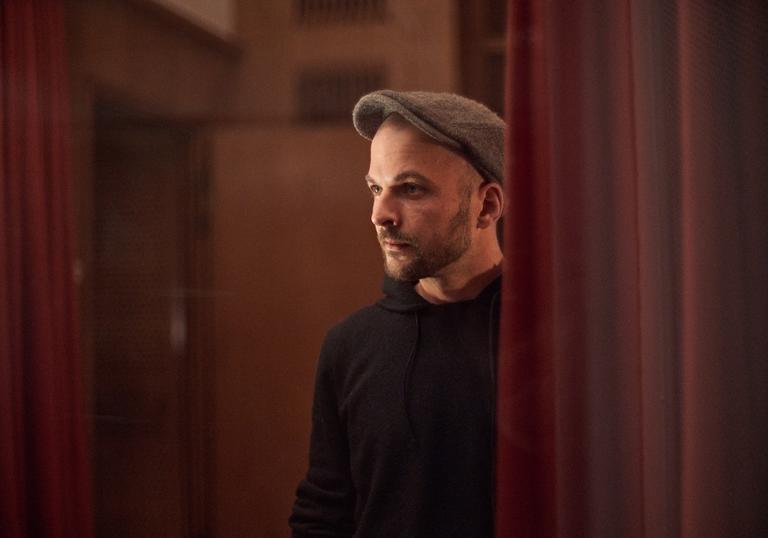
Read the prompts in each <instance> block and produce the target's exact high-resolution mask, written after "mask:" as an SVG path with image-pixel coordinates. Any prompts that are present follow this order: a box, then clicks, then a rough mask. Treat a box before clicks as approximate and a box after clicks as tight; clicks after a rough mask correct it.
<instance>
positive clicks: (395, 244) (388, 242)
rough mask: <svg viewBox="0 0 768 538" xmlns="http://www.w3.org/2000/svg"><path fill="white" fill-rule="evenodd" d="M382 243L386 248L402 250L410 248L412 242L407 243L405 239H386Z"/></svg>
mask: <svg viewBox="0 0 768 538" xmlns="http://www.w3.org/2000/svg"><path fill="white" fill-rule="evenodd" d="M381 245H382V246H383V247H384V248H385V249H386V250H392V251H394V252H402V251H403V250H405V249H407V248H409V247H410V246H411V244H410V243H406V242H404V241H394V240H392V239H384V240H382V242H381Z"/></svg>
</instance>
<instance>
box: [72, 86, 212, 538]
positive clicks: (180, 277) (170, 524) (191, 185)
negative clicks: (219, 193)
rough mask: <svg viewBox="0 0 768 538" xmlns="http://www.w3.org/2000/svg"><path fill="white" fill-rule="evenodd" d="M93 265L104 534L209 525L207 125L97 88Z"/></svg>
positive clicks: (97, 494) (97, 475)
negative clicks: (149, 110) (100, 93)
mask: <svg viewBox="0 0 768 538" xmlns="http://www.w3.org/2000/svg"><path fill="white" fill-rule="evenodd" d="M93 141H94V143H93V183H92V184H93V189H92V193H91V195H92V222H91V235H90V236H91V241H92V245H91V252H92V260H91V267H90V274H91V275H92V278H91V290H90V300H91V305H90V306H91V307H90V309H89V310H90V316H89V317H90V319H88V320H85V321H86V323H88V324H90V326H89V332H90V334H91V335H92V346H91V349H92V358H91V364H92V372H91V375H90V379H91V382H92V387H91V393H92V395H93V397H92V406H93V410H92V411H93V412H92V417H93V421H92V431H93V453H94V462H93V463H94V508H95V516H96V519H95V520H96V532H97V536H105V537H106V536H109V537H120V536H168V537H173V536H179V537H180V536H207V535H210V533H209V532H208V529H209V524H210V521H209V520H210V518H209V517H208V514H210V513H211V505H210V502H209V501H210V499H208V498H207V494H206V492H207V491H209V490H210V488H209V487H208V486H209V484H210V482H211V474H212V469H211V463H210V462H212V461H213V458H211V457H209V454H208V453H209V452H210V447H211V438H212V431H211V429H212V428H211V420H210V416H211V413H212V410H211V407H212V406H211V402H212V401H213V400H212V394H211V392H212V387H213V386H214V384H213V361H212V349H211V342H212V338H210V332H211V330H212V327H211V320H210V318H209V315H210V312H212V305H211V304H210V303H211V301H212V297H211V294H210V293H207V292H206V290H208V289H209V286H210V282H211V278H210V273H211V270H210V263H211V262H210V256H209V255H208V254H209V249H210V233H209V226H208V222H209V219H208V214H207V207H208V198H209V192H208V190H209V189H208V181H207V174H206V172H205V166H204V164H205V163H204V160H205V157H204V151H203V148H204V143H203V142H202V136H201V134H200V130H199V129H196V128H195V127H194V126H189V125H183V124H179V123H178V122H173V121H169V120H167V119H165V118H160V117H155V116H151V115H148V114H144V113H138V112H136V111H135V110H133V109H131V108H130V107H128V106H125V105H124V104H121V103H116V102H114V101H107V100H97V101H96V104H95V110H94V126H93Z"/></svg>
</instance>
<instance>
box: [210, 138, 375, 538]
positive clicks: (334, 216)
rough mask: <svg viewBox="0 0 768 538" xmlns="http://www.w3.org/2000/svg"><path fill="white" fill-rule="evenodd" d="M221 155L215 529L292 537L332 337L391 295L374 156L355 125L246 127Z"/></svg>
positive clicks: (222, 143)
mask: <svg viewBox="0 0 768 538" xmlns="http://www.w3.org/2000/svg"><path fill="white" fill-rule="evenodd" d="M340 149H343V150H344V152H345V155H344V156H343V157H341V156H340V155H339V150H340ZM299 156H300V158H298V157H299ZM214 161H215V163H216V167H215V170H214V173H215V175H216V177H220V178H226V181H221V182H219V183H218V186H217V191H216V197H215V203H214V214H215V215H216V221H215V226H214V228H215V245H216V253H215V257H216V293H217V299H216V320H217V323H216V343H217V361H216V364H217V367H216V392H217V395H218V397H217V409H216V432H217V433H216V446H217V447H218V450H217V455H216V477H217V488H216V499H217V519H216V531H217V532H216V535H217V536H249V535H258V536H265V537H266V536H286V535H287V518H288V515H289V512H290V507H291V504H292V502H293V498H294V492H295V488H296V485H297V484H298V481H299V480H300V479H301V478H302V475H303V473H304V472H305V470H306V464H307V442H308V438H309V425H310V408H311V397H312V385H313V377H314V364H315V360H316V358H317V353H318V351H319V348H320V343H321V341H322V337H323V335H324V333H325V331H326V329H328V328H329V326H330V325H331V324H332V323H335V322H336V321H338V320H339V319H341V318H342V317H343V316H344V315H346V314H347V313H350V312H352V311H353V310H354V309H356V308H358V307H360V306H362V305H364V304H367V303H370V302H372V301H373V300H374V299H375V298H377V296H378V295H379V293H378V286H379V282H380V279H381V270H380V266H381V262H380V254H379V251H378V245H377V243H376V240H375V236H374V234H373V232H372V226H371V225H370V221H369V213H368V210H369V196H368V194H367V191H366V189H365V184H364V182H363V180H362V177H363V175H364V174H365V171H366V170H367V148H366V144H365V142H364V141H363V140H362V139H361V138H360V137H358V136H357V135H356V134H354V133H351V132H350V130H349V129H346V128H344V129H342V128H335V129H334V128H331V129H327V130H318V129H312V130H309V129H290V128H283V129H277V130H275V129H265V128H258V127H234V128H228V129H222V130H220V131H219V132H218V133H217V136H216V137H215V144H214Z"/></svg>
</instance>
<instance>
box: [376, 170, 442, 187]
mask: <svg viewBox="0 0 768 538" xmlns="http://www.w3.org/2000/svg"><path fill="white" fill-rule="evenodd" d="M407 179H418V180H419V181H422V182H424V183H429V184H432V180H430V179H429V178H428V177H427V176H425V175H424V174H420V173H419V172H417V171H416V170H403V171H402V172H400V173H399V174H397V175H396V176H395V177H394V178H393V179H392V183H402V182H403V181H405V180H407ZM365 181H366V182H367V183H376V180H375V179H373V178H372V177H371V176H369V175H368V174H366V175H365Z"/></svg>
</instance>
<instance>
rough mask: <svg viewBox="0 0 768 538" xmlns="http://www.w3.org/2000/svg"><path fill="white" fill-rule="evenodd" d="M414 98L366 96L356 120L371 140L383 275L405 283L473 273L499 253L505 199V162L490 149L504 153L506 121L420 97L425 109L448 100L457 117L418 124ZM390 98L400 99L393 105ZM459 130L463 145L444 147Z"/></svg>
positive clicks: (460, 101) (476, 107) (464, 103)
mask: <svg viewBox="0 0 768 538" xmlns="http://www.w3.org/2000/svg"><path fill="white" fill-rule="evenodd" d="M382 94H383V95H382ZM409 95H413V94H396V93H395V92H387V93H386V94H385V93H384V92H376V93H374V94H369V96H366V97H363V99H361V100H360V102H359V103H358V105H357V107H356V108H355V115H354V119H355V126H356V127H357V128H358V131H360V132H361V134H363V136H366V137H369V136H368V135H370V138H372V142H371V163H370V168H369V171H368V174H367V176H366V181H367V183H368V186H369V188H370V190H371V194H372V196H373V208H372V214H371V220H372V221H373V223H374V225H375V227H376V231H377V235H378V238H379V241H380V243H381V247H382V252H383V254H384V261H385V269H386V272H387V274H389V275H390V276H391V277H393V278H396V279H398V280H408V281H416V280H420V279H423V278H430V277H440V276H446V275H447V274H448V273H449V272H452V271H453V272H457V271H459V272H461V271H466V272H472V270H473V263H474V264H476V263H477V262H478V260H480V259H482V258H483V256H485V255H487V253H488V252H490V251H492V250H493V249H496V251H498V243H497V240H496V234H495V224H496V221H497V220H498V218H499V216H500V214H501V207H502V204H503V194H502V190H501V186H500V184H499V182H498V181H497V180H496V177H500V174H501V161H502V157H501V153H499V154H498V155H496V154H495V153H493V151H491V150H489V149H488V148H489V147H493V146H494V145H495V144H498V146H499V147H501V145H502V143H503V122H501V120H500V119H499V118H498V117H497V116H496V115H495V114H493V113H492V112H490V111H488V110H487V109H485V107H482V105H480V104H478V103H475V102H474V101H470V100H468V99H465V98H462V97H459V96H453V95H450V94H425V93H422V92H420V93H418V94H415V95H416V98H417V100H418V102H419V104H420V105H422V106H426V107H427V108H429V107H430V105H433V106H437V105H435V102H437V104H443V105H445V103H446V95H447V99H448V101H449V105H451V106H452V107H453V108H454V109H456V110H454V111H453V112H452V113H453V115H452V116H451V115H450V114H449V115H447V116H445V115H444V117H438V119H437V120H435V119H434V117H433V118H432V120H429V115H426V114H423V113H422V114H420V115H419V117H416V116H414V115H413V109H415V107H414V106H412V104H411V103H410V102H409V101H408V99H407V98H408V96H409ZM391 96H394V97H397V98H398V99H400V100H399V101H394V103H395V104H394V105H392V103H389V102H388V101H387V100H390V98H391ZM403 96H405V98H403ZM433 96H436V97H433ZM371 99H373V100H371ZM382 99H383V100H384V103H385V104H384V105H382V104H381V102H382V101H381V100H382ZM431 101H432V102H431ZM377 103H378V104H377ZM403 103H405V104H403ZM404 107H410V108H404ZM422 112H423V111H422ZM439 112H440V113H443V114H444V113H445V112H446V110H445V109H441V110H440V111H439ZM448 112H450V110H449V111H448ZM438 116H439V114H438ZM478 117H479V121H478ZM414 118H416V119H415V120H414ZM425 118H427V119H425ZM425 121H431V122H432V123H424V122H425ZM441 121H442V122H443V123H445V122H448V123H446V125H445V127H447V128H444V127H443V126H442V124H441V123H440V122H441ZM462 121H464V123H461V122H462ZM450 122H454V123H450ZM473 122H474V123H473ZM433 124H436V126H435V125H433ZM483 128H485V131H487V132H484V131H483ZM457 129H464V130H465V131H466V132H461V133H458V136H457V138H461V137H464V139H465V142H463V143H459V142H457V141H455V140H453V139H450V140H453V141H452V142H450V143H447V142H446V141H445V138H446V137H447V135H446V134H445V133H444V132H443V131H447V132H450V133H451V134H452V136H456V135H457V133H456V132H452V131H456V130H457ZM478 140H481V142H478ZM468 143H470V144H472V143H474V145H473V146H471V147H469V146H468V145H467V144H468ZM483 144H485V147H481V146H483ZM478 156H479V157H478Z"/></svg>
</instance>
